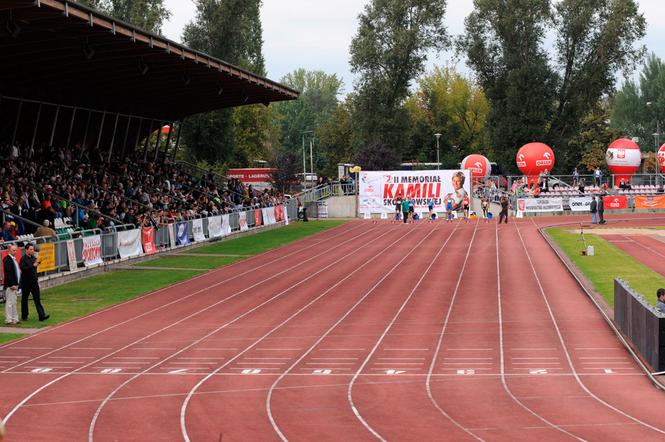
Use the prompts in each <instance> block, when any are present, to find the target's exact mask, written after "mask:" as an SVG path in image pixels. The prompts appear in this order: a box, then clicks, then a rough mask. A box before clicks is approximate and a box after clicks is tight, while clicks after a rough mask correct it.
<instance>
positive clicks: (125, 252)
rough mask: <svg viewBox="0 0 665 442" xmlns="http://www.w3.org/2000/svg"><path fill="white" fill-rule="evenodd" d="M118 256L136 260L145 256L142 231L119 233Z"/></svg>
mask: <svg viewBox="0 0 665 442" xmlns="http://www.w3.org/2000/svg"><path fill="white" fill-rule="evenodd" d="M118 254H119V255H120V258H123V259H124V258H134V257H136V256H141V255H142V254H143V246H142V244H141V229H134V230H125V231H124V232H118Z"/></svg>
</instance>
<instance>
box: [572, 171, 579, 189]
mask: <svg viewBox="0 0 665 442" xmlns="http://www.w3.org/2000/svg"><path fill="white" fill-rule="evenodd" d="M579 182H580V173H579V172H578V171H577V167H576V168H574V169H573V187H577V185H578V184H579Z"/></svg>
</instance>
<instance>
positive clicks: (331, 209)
mask: <svg viewBox="0 0 665 442" xmlns="http://www.w3.org/2000/svg"><path fill="white" fill-rule="evenodd" d="M326 202H327V203H328V217H329V218H355V217H356V197H355V196H333V197H330V198H328V199H327V200H326Z"/></svg>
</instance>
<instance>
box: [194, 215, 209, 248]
mask: <svg viewBox="0 0 665 442" xmlns="http://www.w3.org/2000/svg"><path fill="white" fill-rule="evenodd" d="M192 234H193V235H194V242H199V241H205V240H206V237H205V235H204V234H203V220H202V219H201V218H197V219H194V220H192Z"/></svg>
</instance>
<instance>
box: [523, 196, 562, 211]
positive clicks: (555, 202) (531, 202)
mask: <svg viewBox="0 0 665 442" xmlns="http://www.w3.org/2000/svg"><path fill="white" fill-rule="evenodd" d="M517 210H518V211H519V212H525V213H545V212H563V198H520V199H518V200H517Z"/></svg>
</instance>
